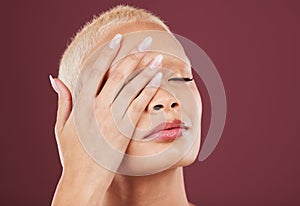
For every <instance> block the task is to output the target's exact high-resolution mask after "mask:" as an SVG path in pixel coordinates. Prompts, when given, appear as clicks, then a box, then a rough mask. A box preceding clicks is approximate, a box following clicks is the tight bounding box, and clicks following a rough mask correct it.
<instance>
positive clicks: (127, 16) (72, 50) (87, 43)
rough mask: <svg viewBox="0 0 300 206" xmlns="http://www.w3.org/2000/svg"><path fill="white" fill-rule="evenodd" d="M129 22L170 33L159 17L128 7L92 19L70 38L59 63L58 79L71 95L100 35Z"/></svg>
mask: <svg viewBox="0 0 300 206" xmlns="http://www.w3.org/2000/svg"><path fill="white" fill-rule="evenodd" d="M131 22H150V23H156V24H158V25H160V26H162V27H163V28H164V29H165V30H166V31H168V32H170V30H169V28H168V26H167V25H166V24H165V23H164V22H163V21H162V20H161V19H160V18H159V17H157V16H155V15H153V14H152V13H150V12H149V11H146V10H144V9H140V8H135V7H132V6H128V5H119V6H116V7H114V8H112V9H110V10H108V11H106V12H104V13H102V14H100V15H99V16H98V17H97V16H96V17H94V18H93V19H92V20H91V21H90V22H87V23H86V25H85V26H83V27H82V28H81V29H80V30H79V31H78V32H77V34H76V35H75V37H73V38H72V41H71V43H70V44H69V45H68V46H67V49H66V50H65V52H64V54H63V56H62V58H61V61H60V65H59V74H58V77H59V79H61V80H62V81H63V82H64V83H65V84H66V86H67V87H68V88H69V89H70V91H71V93H72V94H73V92H74V91H73V90H74V89H75V85H76V82H77V78H78V75H79V72H80V66H81V65H82V63H83V59H84V57H85V56H86V55H87V54H88V53H89V52H90V51H91V50H92V49H93V47H94V46H95V45H96V44H97V42H98V41H99V39H100V38H101V35H102V34H103V33H104V32H105V31H107V30H108V29H109V28H111V26H116V25H119V24H122V23H131ZM170 33H171V32H170Z"/></svg>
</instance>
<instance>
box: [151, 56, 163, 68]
mask: <svg viewBox="0 0 300 206" xmlns="http://www.w3.org/2000/svg"><path fill="white" fill-rule="evenodd" d="M162 60H163V55H161V54H159V55H157V56H156V57H155V58H154V59H153V60H152V62H151V63H150V65H149V68H150V69H153V70H154V69H156V68H157V67H158V66H159V65H160V64H161V62H162Z"/></svg>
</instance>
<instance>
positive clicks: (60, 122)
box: [49, 75, 72, 133]
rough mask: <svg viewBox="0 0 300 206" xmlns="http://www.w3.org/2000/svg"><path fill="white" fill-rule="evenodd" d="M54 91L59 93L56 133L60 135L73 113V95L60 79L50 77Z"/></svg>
mask: <svg viewBox="0 0 300 206" xmlns="http://www.w3.org/2000/svg"><path fill="white" fill-rule="evenodd" d="M49 79H50V82H51V85H52V87H53V89H54V90H55V91H56V92H57V93H58V108H57V116H56V124H55V132H56V133H60V132H61V130H62V129H63V127H64V125H65V123H66V122H67V120H68V118H69V116H70V113H71V111H72V95H71V92H70V91H69V89H68V88H67V86H66V85H65V84H64V83H63V82H62V81H61V80H60V79H58V78H55V79H53V77H52V76H51V75H49Z"/></svg>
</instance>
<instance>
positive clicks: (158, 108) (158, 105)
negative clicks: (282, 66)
mask: <svg viewBox="0 0 300 206" xmlns="http://www.w3.org/2000/svg"><path fill="white" fill-rule="evenodd" d="M163 107H164V106H163V105H161V104H157V105H155V106H154V107H153V109H154V110H160V109H161V108H163Z"/></svg>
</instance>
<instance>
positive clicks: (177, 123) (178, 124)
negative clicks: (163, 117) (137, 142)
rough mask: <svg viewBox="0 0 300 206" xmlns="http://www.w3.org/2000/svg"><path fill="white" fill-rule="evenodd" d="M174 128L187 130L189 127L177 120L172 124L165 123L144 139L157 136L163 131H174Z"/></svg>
mask: <svg viewBox="0 0 300 206" xmlns="http://www.w3.org/2000/svg"><path fill="white" fill-rule="evenodd" d="M174 128H184V129H187V126H186V125H185V123H184V122H182V121H181V120H178V119H175V120H173V121H171V122H163V123H160V124H159V125H157V126H156V127H154V128H153V129H152V130H151V131H150V132H149V133H148V134H147V135H146V136H145V137H144V138H147V137H148V136H150V135H152V134H155V133H157V132H159V131H162V130H168V129H174Z"/></svg>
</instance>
